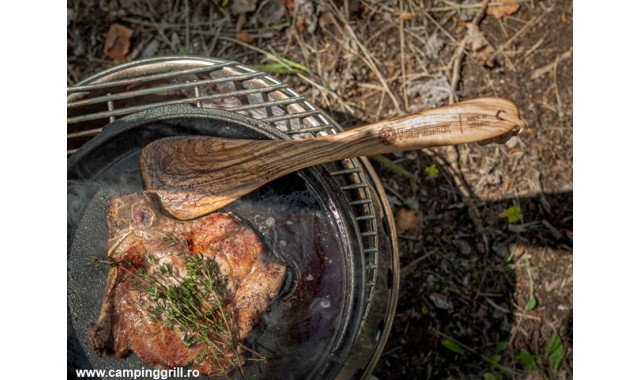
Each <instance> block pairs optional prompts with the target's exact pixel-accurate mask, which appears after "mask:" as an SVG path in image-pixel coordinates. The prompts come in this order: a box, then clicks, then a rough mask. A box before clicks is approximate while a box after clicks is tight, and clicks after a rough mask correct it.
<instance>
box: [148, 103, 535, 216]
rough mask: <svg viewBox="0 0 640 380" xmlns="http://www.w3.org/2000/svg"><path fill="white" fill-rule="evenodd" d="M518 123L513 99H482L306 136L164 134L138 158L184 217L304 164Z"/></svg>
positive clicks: (462, 137)
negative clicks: (259, 137)
mask: <svg viewBox="0 0 640 380" xmlns="http://www.w3.org/2000/svg"><path fill="white" fill-rule="evenodd" d="M522 126H524V122H523V121H522V120H520V114H519V112H518V109H517V107H516V106H515V105H514V104H513V103H512V102H510V101H508V100H505V99H501V98H480V99H474V100H469V101H464V102H460V103H456V104H452V105H450V106H446V107H442V108H437V109H432V110H427V111H423V112H419V113H415V114H411V115H406V116H401V117H397V118H394V119H388V120H383V121H380V122H378V123H374V124H370V125H366V126H363V127H358V128H355V129H351V130H348V131H345V132H340V133H337V134H332V135H327V136H322V137H315V138H309V139H299V140H236V139H222V138H215V137H208V136H188V137H168V138H164V139H160V140H156V141H154V142H152V143H151V144H149V145H147V146H145V147H144V149H143V150H142V154H141V157H140V161H141V165H142V175H143V177H144V183H145V186H146V187H147V190H149V191H153V192H155V193H156V194H157V195H158V196H159V197H160V201H161V202H162V205H163V207H164V208H165V209H166V210H167V211H168V212H169V213H171V214H172V215H173V216H174V217H176V218H178V219H183V220H185V219H193V218H196V217H199V216H201V215H204V214H207V213H210V212H212V211H214V210H216V209H218V208H220V207H223V206H225V205H226V204H228V203H231V202H233V201H234V200H236V199H238V198H240V197H241V196H243V195H245V194H247V193H249V192H251V191H253V190H255V189H257V188H259V187H260V186H262V185H264V184H265V183H267V182H269V181H272V180H274V179H276V178H279V177H281V176H283V175H286V174H289V173H292V172H294V171H296V170H300V169H303V168H306V167H309V166H313V165H318V164H322V163H326V162H330V161H337V160H342V159H346V158H352V157H360V156H370V155H375V154H382V153H390V152H397V151H404V150H412V149H422V148H428V147H435V146H443V145H454V144H464V143H470V142H505V141H506V140H508V139H509V138H510V137H511V136H512V135H513V134H514V133H515V132H517V131H518V130H519V129H520V127H522ZM516 127H518V128H516Z"/></svg>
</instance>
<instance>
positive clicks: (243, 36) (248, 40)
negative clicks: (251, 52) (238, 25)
mask: <svg viewBox="0 0 640 380" xmlns="http://www.w3.org/2000/svg"><path fill="white" fill-rule="evenodd" d="M236 39H238V40H239V41H242V42H244V43H245V44H249V45H253V36H252V35H251V34H249V33H247V32H244V31H240V32H238V33H236Z"/></svg>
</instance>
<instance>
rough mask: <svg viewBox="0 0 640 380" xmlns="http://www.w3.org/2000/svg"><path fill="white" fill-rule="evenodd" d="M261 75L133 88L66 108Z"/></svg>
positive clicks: (244, 75) (254, 76)
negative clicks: (140, 88) (139, 88)
mask: <svg viewBox="0 0 640 380" xmlns="http://www.w3.org/2000/svg"><path fill="white" fill-rule="evenodd" d="M263 75H264V74H262V73H249V74H243V75H238V76H235V77H227V78H215V79H205V80H197V81H191V82H187V83H178V84H170V85H167V86H158V87H154V88H144V89H142V90H133V91H126V92H120V93H117V94H110V95H103V96H96V97H95V98H88V99H84V100H78V101H75V102H71V103H67V108H71V107H80V106H86V105H88V104H96V103H102V102H106V101H113V100H122V99H128V98H135V97H138V96H144V95H153V94H157V93H158V92H167V91H175V90H184V89H188V88H193V87H195V86H201V85H207V84H220V83H227V82H235V81H242V80H247V79H253V78H257V77H260V76H263ZM223 95H225V96H229V95H230V94H223Z"/></svg>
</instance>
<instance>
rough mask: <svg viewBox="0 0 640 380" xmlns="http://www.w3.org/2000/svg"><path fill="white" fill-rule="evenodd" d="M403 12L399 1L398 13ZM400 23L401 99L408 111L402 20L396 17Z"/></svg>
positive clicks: (402, 2)
mask: <svg viewBox="0 0 640 380" xmlns="http://www.w3.org/2000/svg"><path fill="white" fill-rule="evenodd" d="M403 12H404V0H400V13H401V14H402V13H403ZM398 20H399V21H400V68H401V71H402V99H403V100H404V110H405V111H407V110H408V109H409V100H408V98H407V72H406V71H407V69H406V64H407V63H406V61H405V55H404V44H405V42H404V19H403V18H402V17H398Z"/></svg>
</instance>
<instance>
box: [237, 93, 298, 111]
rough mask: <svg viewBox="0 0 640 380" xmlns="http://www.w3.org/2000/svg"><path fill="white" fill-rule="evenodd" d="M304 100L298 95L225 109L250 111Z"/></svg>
mask: <svg viewBox="0 0 640 380" xmlns="http://www.w3.org/2000/svg"><path fill="white" fill-rule="evenodd" d="M302 100H304V97H302V96H297V97H294V98H289V99H282V100H273V101H269V102H264V103H255V104H247V105H245V106H239V107H230V108H225V109H226V110H229V111H248V110H253V109H258V108H265V107H273V106H282V105H289V104H295V103H299V102H300V101H302Z"/></svg>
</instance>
